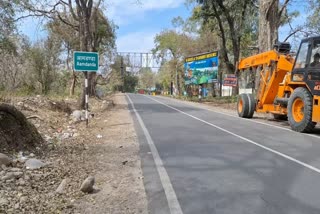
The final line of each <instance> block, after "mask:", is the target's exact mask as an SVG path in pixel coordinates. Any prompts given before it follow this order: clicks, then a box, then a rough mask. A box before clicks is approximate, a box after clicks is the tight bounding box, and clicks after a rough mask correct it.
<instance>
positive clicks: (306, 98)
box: [237, 36, 320, 132]
mask: <svg viewBox="0 0 320 214" xmlns="http://www.w3.org/2000/svg"><path fill="white" fill-rule="evenodd" d="M290 48H291V47H290V44H289V43H279V44H278V45H276V46H275V49H274V50H271V51H267V52H264V53H261V54H257V55H254V56H251V57H248V58H245V59H241V60H240V62H239V64H238V70H239V75H241V73H244V72H245V71H246V72H249V73H250V74H251V76H252V77H255V78H252V80H253V81H252V85H259V86H258V88H256V93H255V95H253V94H240V95H239V97H238V103H237V110H238V115H239V116H240V117H243V118H252V117H253V114H254V111H256V112H264V113H271V114H273V115H274V117H275V118H281V117H287V118H288V122H289V124H290V126H291V128H292V129H293V130H294V131H297V132H312V130H313V128H314V127H315V125H316V124H317V123H318V122H320V103H319V100H320V62H319V61H320V36H318V37H310V38H306V39H303V40H302V41H301V44H300V47H299V50H298V52H297V55H296V57H293V56H292V55H291V54H290ZM257 72H258V73H257ZM256 74H258V75H256ZM256 77H258V78H256ZM255 81H258V82H259V84H255Z"/></svg>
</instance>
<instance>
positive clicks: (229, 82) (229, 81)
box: [223, 74, 237, 87]
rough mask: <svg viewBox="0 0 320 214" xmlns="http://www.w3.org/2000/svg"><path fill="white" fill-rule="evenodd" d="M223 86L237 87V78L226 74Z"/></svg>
mask: <svg viewBox="0 0 320 214" xmlns="http://www.w3.org/2000/svg"><path fill="white" fill-rule="evenodd" d="M223 86H232V87H236V86H237V77H236V75H234V74H227V76H226V77H225V78H224V80H223Z"/></svg>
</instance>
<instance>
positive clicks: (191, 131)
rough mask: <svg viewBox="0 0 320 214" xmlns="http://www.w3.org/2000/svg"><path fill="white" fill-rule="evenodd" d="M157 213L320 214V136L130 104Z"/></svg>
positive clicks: (157, 103)
mask: <svg viewBox="0 0 320 214" xmlns="http://www.w3.org/2000/svg"><path fill="white" fill-rule="evenodd" d="M127 99H128V101H129V103H130V102H132V103H133V105H130V108H131V111H132V115H133V117H134V121H135V123H136V130H137V133H138V137H139V140H140V148H141V157H142V167H143V172H144V183H145V187H146V192H147V196H148V204H149V211H150V213H172V214H173V213H185V214H187V213H190V214H197V213H199V214H202V213H203V214H205V213H218V214H224V213H225V214H251V213H256V214H267V213H268V214H271V213H274V214H282V213H288V214H296V213H297V214H298V213H301V214H308V213H315V214H319V213H320V136H317V135H306V134H301V133H296V132H292V131H288V130H285V129H281V128H278V127H274V126H268V125H266V124H262V123H256V122H255V121H254V120H245V119H241V118H237V117H234V116H228V115H225V114H221V113H219V112H213V111H209V110H205V109H200V108H197V107H194V106H191V105H188V104H186V103H182V102H180V101H175V100H173V99H168V98H163V97H152V96H144V95H134V94H130V95H128V97H127Z"/></svg>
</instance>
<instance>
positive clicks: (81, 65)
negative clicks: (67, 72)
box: [73, 51, 99, 72]
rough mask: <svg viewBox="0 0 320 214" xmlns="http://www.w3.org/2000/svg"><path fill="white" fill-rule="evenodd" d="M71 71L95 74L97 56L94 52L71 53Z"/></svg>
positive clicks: (97, 62) (97, 67)
mask: <svg viewBox="0 0 320 214" xmlns="http://www.w3.org/2000/svg"><path fill="white" fill-rule="evenodd" d="M73 69H74V70H75V71H89V72H90V71H91V72H97V71H98V69H99V55H98V53H96V52H79V51H75V52H74V53H73Z"/></svg>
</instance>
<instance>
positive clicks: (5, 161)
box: [0, 153, 12, 166]
mask: <svg viewBox="0 0 320 214" xmlns="http://www.w3.org/2000/svg"><path fill="white" fill-rule="evenodd" d="M11 163H12V159H11V158H9V157H8V156H7V155H5V154H2V153H0V166H1V165H5V166H8V165H9V164H11Z"/></svg>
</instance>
